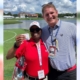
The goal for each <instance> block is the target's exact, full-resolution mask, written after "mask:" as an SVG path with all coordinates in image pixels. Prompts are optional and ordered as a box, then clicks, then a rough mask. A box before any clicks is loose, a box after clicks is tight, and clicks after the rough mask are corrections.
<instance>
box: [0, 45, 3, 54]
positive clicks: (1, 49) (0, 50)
mask: <svg viewBox="0 0 80 80" xmlns="http://www.w3.org/2000/svg"><path fill="white" fill-rule="evenodd" d="M1 53H3V46H2V45H0V54H1Z"/></svg>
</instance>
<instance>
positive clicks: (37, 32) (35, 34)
mask: <svg viewBox="0 0 80 80" xmlns="http://www.w3.org/2000/svg"><path fill="white" fill-rule="evenodd" d="M30 33H31V37H32V38H33V39H34V40H38V39H40V37H41V29H40V28H39V27H37V26H35V25H34V26H32V27H31V28H30Z"/></svg>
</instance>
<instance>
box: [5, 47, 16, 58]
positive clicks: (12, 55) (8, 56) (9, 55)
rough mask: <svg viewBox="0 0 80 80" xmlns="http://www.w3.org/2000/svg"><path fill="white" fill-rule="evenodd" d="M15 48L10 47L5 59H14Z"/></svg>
mask: <svg viewBox="0 0 80 80" xmlns="http://www.w3.org/2000/svg"><path fill="white" fill-rule="evenodd" d="M16 50H17V49H16V48H14V47H12V48H11V49H9V50H8V52H7V55H6V59H12V58H14V57H15V52H16Z"/></svg>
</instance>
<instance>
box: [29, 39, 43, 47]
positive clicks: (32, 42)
mask: <svg viewBox="0 0 80 80" xmlns="http://www.w3.org/2000/svg"><path fill="white" fill-rule="evenodd" d="M29 42H30V44H31V45H32V46H35V45H36V43H35V42H34V41H33V39H32V38H30V40H29ZM40 45H44V43H43V41H42V39H40Z"/></svg>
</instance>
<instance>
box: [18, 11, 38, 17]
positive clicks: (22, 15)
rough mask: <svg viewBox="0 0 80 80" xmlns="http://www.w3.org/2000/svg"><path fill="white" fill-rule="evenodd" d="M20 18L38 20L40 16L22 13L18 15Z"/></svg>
mask: <svg viewBox="0 0 80 80" xmlns="http://www.w3.org/2000/svg"><path fill="white" fill-rule="evenodd" d="M18 16H19V17H20V18H25V17H36V18H38V14H31V13H28V12H20V13H19V14H18Z"/></svg>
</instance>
